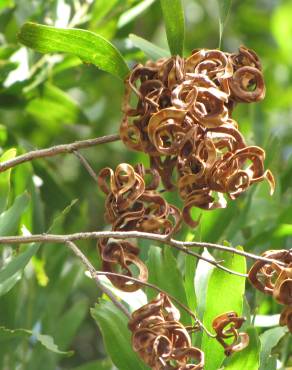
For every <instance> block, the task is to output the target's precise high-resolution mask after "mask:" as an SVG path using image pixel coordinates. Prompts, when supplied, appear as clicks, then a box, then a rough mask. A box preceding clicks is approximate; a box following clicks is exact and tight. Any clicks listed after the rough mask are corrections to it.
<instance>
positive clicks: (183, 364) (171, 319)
mask: <svg viewBox="0 0 292 370" xmlns="http://www.w3.org/2000/svg"><path fill="white" fill-rule="evenodd" d="M179 319H180V313H179V311H178V309H177V308H176V307H175V306H174V305H173V304H172V302H171V301H170V299H169V298H168V296H167V295H166V294H163V293H160V294H158V296H157V297H156V298H155V299H153V300H152V301H151V302H149V303H147V304H146V305H144V306H142V307H141V308H139V309H138V310H136V311H134V312H133V314H132V317H131V319H130V321H129V325H128V326H129V329H130V330H131V331H132V347H133V350H134V351H135V352H137V353H138V355H139V356H140V357H141V359H142V360H143V361H144V362H145V363H146V364H147V365H148V366H150V367H151V368H152V369H154V370H162V369H169V370H170V369H173V370H175V369H176V370H187V369H192V370H201V369H203V367H204V353H203V352H202V351H201V350H199V349H198V348H195V347H192V346H191V338H190V335H189V333H188V330H187V328H185V327H184V326H183V325H182V324H181V323H180V322H179ZM190 360H192V361H195V363H188V362H189V361H190Z"/></svg>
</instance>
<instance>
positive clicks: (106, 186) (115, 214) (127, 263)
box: [98, 163, 181, 292]
mask: <svg viewBox="0 0 292 370" xmlns="http://www.w3.org/2000/svg"><path fill="white" fill-rule="evenodd" d="M146 175H150V178H151V179H150V183H149V184H146V183H145V177H146ZM98 185H99V186H100V189H101V190H102V191H103V192H104V193H105V194H106V196H107V197H106V201H105V206H106V207H105V219H106V220H107V221H108V222H109V223H111V224H112V230H113V231H142V232H150V233H156V234H162V235H168V234H173V233H174V232H176V231H177V230H178V229H179V227H180V223H181V213H180V211H179V210H178V209H177V208H176V207H175V206H172V205H170V204H168V203H167V201H166V200H165V199H164V198H163V197H162V196H161V195H160V194H159V193H158V192H157V191H156V189H157V187H158V185H159V175H158V173H157V171H156V170H154V169H147V170H145V169H144V166H143V165H141V164H140V165H137V166H136V167H132V166H130V165H129V164H126V163H122V164H120V165H118V166H117V168H116V170H115V171H113V170H112V169H110V168H104V169H102V170H101V171H100V173H99V175H98ZM98 249H99V253H100V255H101V258H102V268H103V270H104V271H107V272H120V273H122V274H124V275H125V276H129V277H133V273H132V270H133V269H132V267H134V268H135V269H134V271H135V270H136V271H138V272H137V276H136V277H137V278H138V279H139V280H141V281H142V282H143V281H144V282H145V281H147V279H148V269H147V267H146V265H145V264H144V263H143V262H142V261H141V260H140V258H139V257H138V254H139V248H138V247H136V246H135V245H133V244H132V243H130V242H126V241H124V240H114V241H112V240H110V239H108V238H103V239H100V240H99V242H98ZM109 279H110V280H111V282H112V283H113V285H115V286H116V287H117V288H119V289H121V290H124V291H126V292H133V291H136V290H138V289H139V288H140V284H139V283H137V282H133V281H131V280H127V279H124V278H120V277H116V276H110V277H109Z"/></svg>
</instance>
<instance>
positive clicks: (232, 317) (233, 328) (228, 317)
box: [212, 312, 249, 356]
mask: <svg viewBox="0 0 292 370" xmlns="http://www.w3.org/2000/svg"><path fill="white" fill-rule="evenodd" d="M244 321H245V319H244V318H243V317H238V315H237V313H236V312H227V313H224V314H221V315H219V316H217V317H216V318H215V319H214V320H213V323H212V326H213V329H214V330H215V332H216V334H217V336H216V339H217V340H218V342H219V343H220V344H221V345H222V346H223V347H224V353H225V355H226V356H230V355H231V354H232V353H233V352H239V351H241V350H243V349H244V348H246V347H247V346H248V343H249V336H248V334H247V333H238V331H237V329H240V328H241V326H242V324H243V323H244ZM230 338H233V341H232V343H230V341H228V342H227V341H226V340H227V339H230Z"/></svg>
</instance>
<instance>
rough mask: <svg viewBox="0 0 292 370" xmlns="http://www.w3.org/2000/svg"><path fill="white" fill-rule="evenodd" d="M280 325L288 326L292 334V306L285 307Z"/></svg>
mask: <svg viewBox="0 0 292 370" xmlns="http://www.w3.org/2000/svg"><path fill="white" fill-rule="evenodd" d="M279 324H280V325H281V326H285V325H286V326H287V327H288V329H289V331H290V333H291V334H292V306H288V307H285V308H284V310H283V311H282V312H281V316H280V322H279Z"/></svg>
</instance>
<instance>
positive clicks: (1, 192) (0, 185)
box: [0, 148, 16, 213]
mask: <svg viewBox="0 0 292 370" xmlns="http://www.w3.org/2000/svg"><path fill="white" fill-rule="evenodd" d="M15 156H16V149H15V148H12V149H9V150H7V151H6V152H5V153H4V154H2V156H1V158H0V162H5V161H8V160H9V159H12V158H14V157H15ZM10 174H11V169H9V170H7V171H5V172H1V173H0V213H2V212H3V211H4V210H5V209H6V207H7V204H8V197H9V192H10Z"/></svg>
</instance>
